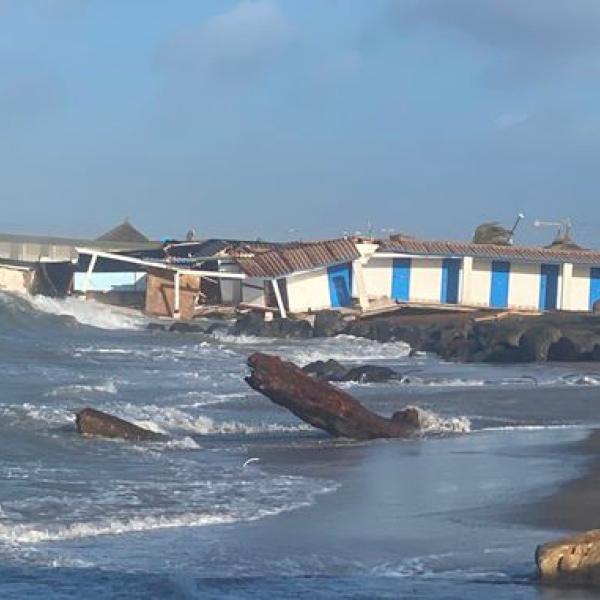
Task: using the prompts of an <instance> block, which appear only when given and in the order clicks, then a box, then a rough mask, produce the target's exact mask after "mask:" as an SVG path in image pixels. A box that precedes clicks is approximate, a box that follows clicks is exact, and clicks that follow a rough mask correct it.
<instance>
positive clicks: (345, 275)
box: [327, 264, 352, 308]
mask: <svg viewBox="0 0 600 600" xmlns="http://www.w3.org/2000/svg"><path fill="white" fill-rule="evenodd" d="M327 277H328V279H329V299H330V301H331V306H332V307H333V308H340V307H342V306H351V305H352V265H351V264H344V265H336V266H334V267H329V268H328V269H327Z"/></svg>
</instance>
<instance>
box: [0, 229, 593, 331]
mask: <svg viewBox="0 0 600 600" xmlns="http://www.w3.org/2000/svg"><path fill="white" fill-rule="evenodd" d="M0 289H5V290H9V291H28V292H31V293H43V294H47V295H53V296H64V295H67V294H70V295H76V296H80V297H82V298H86V299H95V300H97V301H100V302H105V303H109V304H114V305H118V306H121V307H129V308H133V309H137V310H143V311H144V312H145V313H146V314H147V315H149V316H153V317H159V318H160V317H165V318H171V319H172V318H175V319H184V320H187V319H192V318H194V317H196V316H201V315H203V314H207V313H210V312H211V311H214V310H222V311H224V312H228V311H229V312H231V310H253V311H258V312H262V313H264V314H265V318H270V317H272V316H281V317H284V318H285V317H287V316H289V315H304V314H307V313H314V312H316V311H320V310H324V309H335V310H342V311H354V312H357V313H367V314H368V313H375V312H378V311H381V310H388V309H392V308H395V307H397V306H399V305H400V306H414V307H426V308H432V307H437V308H439V309H455V310H469V309H481V308H489V309H491V310H495V311H498V310H508V311H510V310H515V311H528V312H543V311H552V310H568V311H581V312H587V311H593V310H596V311H598V310H600V251H595V250H586V249H582V248H579V247H578V246H576V245H575V244H569V245H555V244H552V245H550V246H548V247H532V246H517V245H512V243H497V242H496V241H494V242H493V243H486V242H481V241H479V242H477V243H475V242H468V243H465V242H452V241H431V240H430V241H428V240H420V239H415V238H412V237H408V236H403V235H396V236H391V237H390V238H387V239H382V240H374V239H370V238H360V237H347V238H341V239H332V240H323V241H312V242H300V241H298V242H284V243H277V242H264V241H248V240H231V239H207V240H203V241H185V242H180V241H169V240H166V241H163V242H156V241H151V240H148V238H146V237H145V236H144V235H143V234H141V233H140V232H139V231H138V230H137V229H135V228H134V227H133V226H132V225H131V224H130V223H129V222H128V221H125V222H124V223H122V224H121V225H119V226H118V227H116V228H114V229H113V230H111V231H110V232H108V233H107V234H105V235H103V236H101V237H100V238H98V239H97V240H76V239H66V238H43V237H26V236H1V235H0Z"/></svg>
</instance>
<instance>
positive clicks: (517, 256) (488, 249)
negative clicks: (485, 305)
mask: <svg viewBox="0 0 600 600" xmlns="http://www.w3.org/2000/svg"><path fill="white" fill-rule="evenodd" d="M377 252H380V253H381V252H388V253H399V254H417V255H423V256H448V257H451V256H457V257H459V256H473V257H475V258H491V259H495V260H496V259H498V260H521V261H524V262H549V263H573V264H585V265H589V264H598V265H600V251H597V250H582V249H578V250H575V249H573V250H558V249H554V248H540V247H537V246H501V245H495V244H472V243H463V242H449V241H427V240H416V239H412V238H401V239H391V240H385V241H383V242H382V243H381V245H380V246H379V249H378V250H377Z"/></svg>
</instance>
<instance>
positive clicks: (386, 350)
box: [285, 335, 410, 366]
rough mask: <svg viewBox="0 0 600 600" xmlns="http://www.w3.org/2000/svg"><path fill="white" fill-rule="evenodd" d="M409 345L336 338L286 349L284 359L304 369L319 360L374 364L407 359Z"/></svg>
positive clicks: (364, 339) (311, 341)
mask: <svg viewBox="0 0 600 600" xmlns="http://www.w3.org/2000/svg"><path fill="white" fill-rule="evenodd" d="M409 354H410V346H409V345H408V344H406V343H405V342H374V341H372V340H368V339H366V338H358V337H354V336H351V335H338V336H336V337H334V338H325V339H318V340H306V341H305V342H303V344H302V345H301V346H300V345H294V346H291V347H290V348H286V350H285V356H286V358H287V359H288V360H291V361H292V362H294V363H296V364H297V365H300V366H304V365H307V364H308V363H311V362H314V361H317V360H324V361H326V360H329V359H333V360H337V361H341V362H344V361H347V362H355V361H371V360H393V359H399V358H406V357H408V355H409Z"/></svg>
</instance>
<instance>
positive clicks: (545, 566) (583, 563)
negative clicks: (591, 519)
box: [535, 529, 600, 587]
mask: <svg viewBox="0 0 600 600" xmlns="http://www.w3.org/2000/svg"><path fill="white" fill-rule="evenodd" d="M535 560H536V563H537V568H538V573H539V576H540V579H541V581H542V582H544V583H554V584H559V585H575V586H582V585H583V586H595V587H598V586H600V530H599V529H593V530H591V531H587V532H585V533H581V534H578V535H573V536H569V537H565V538H562V539H559V540H556V541H554V542H549V543H547V544H543V545H541V546H538V547H537V549H536V551H535Z"/></svg>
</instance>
